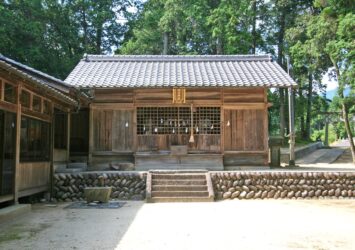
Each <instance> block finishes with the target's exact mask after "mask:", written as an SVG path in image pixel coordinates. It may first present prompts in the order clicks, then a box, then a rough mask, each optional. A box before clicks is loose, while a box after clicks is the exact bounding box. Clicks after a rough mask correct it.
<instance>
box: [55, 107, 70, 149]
mask: <svg viewBox="0 0 355 250" xmlns="http://www.w3.org/2000/svg"><path fill="white" fill-rule="evenodd" d="M54 119H55V121H54V148H57V149H66V148H67V133H68V129H67V127H68V126H67V124H68V116H67V114H63V113H57V114H55V118H54Z"/></svg>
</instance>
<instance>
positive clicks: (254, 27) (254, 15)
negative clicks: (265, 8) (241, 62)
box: [251, 0, 257, 54]
mask: <svg viewBox="0 0 355 250" xmlns="http://www.w3.org/2000/svg"><path fill="white" fill-rule="evenodd" d="M256 1H257V0H253V2H252V8H253V29H252V36H253V45H252V46H253V47H252V52H251V53H253V54H255V52H256V40H257V37H256V16H257V13H256V11H257V5H256Z"/></svg>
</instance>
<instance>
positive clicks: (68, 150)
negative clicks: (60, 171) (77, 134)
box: [66, 110, 71, 163]
mask: <svg viewBox="0 0 355 250" xmlns="http://www.w3.org/2000/svg"><path fill="white" fill-rule="evenodd" d="M70 123H71V114H70V110H69V111H68V114H67V157H66V158H67V163H69V161H70Z"/></svg>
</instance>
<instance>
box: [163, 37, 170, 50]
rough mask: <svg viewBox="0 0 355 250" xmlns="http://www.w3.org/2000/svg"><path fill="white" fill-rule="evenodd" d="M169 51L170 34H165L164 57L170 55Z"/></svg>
mask: <svg viewBox="0 0 355 250" xmlns="http://www.w3.org/2000/svg"><path fill="white" fill-rule="evenodd" d="M168 49H169V34H168V32H164V34H163V55H167V54H168Z"/></svg>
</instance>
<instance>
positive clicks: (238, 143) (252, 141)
mask: <svg viewBox="0 0 355 250" xmlns="http://www.w3.org/2000/svg"><path fill="white" fill-rule="evenodd" d="M265 112H266V111H265V110H263V109H260V110H259V109H250V110H228V109H226V110H224V150H225V151H245V152H250V151H264V150H265V136H266V131H265V129H266V127H265Z"/></svg>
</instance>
